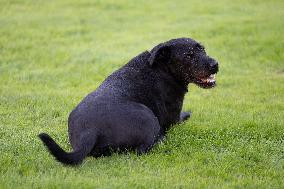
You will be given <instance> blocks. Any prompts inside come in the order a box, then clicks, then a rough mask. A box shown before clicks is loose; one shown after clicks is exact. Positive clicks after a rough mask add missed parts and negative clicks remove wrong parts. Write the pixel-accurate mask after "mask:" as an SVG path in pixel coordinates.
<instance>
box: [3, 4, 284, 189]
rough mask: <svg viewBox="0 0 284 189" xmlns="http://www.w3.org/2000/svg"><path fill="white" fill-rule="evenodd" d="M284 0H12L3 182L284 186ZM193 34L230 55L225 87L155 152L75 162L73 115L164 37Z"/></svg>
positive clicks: (197, 105) (203, 94)
mask: <svg viewBox="0 0 284 189" xmlns="http://www.w3.org/2000/svg"><path fill="white" fill-rule="evenodd" d="M283 10H284V2H283V1H281V0H273V1H258V0H240V1H226V0H218V1H206V2H205V1H197V0H192V1H167V0H166V1H143V2H141V1H140V2H137V1H126V0H121V1H109V0H108V1H99V0H98V1H87V0H84V1H80V2H77V1H67V0H62V1H54V0H51V1H41V0H39V1H31V0H25V1H21V0H13V1H4V0H0V26H1V27H0V152H1V155H0V173H1V175H0V188H218V189H219V188H284V179H283V178H284V54H283V50H284V46H283V45H284V42H283V41H284V37H283V33H284V27H283V17H284V11H283ZM182 36H186V37H192V38H194V39H196V40H198V41H200V42H202V43H203V44H204V45H205V46H206V47H207V52H208V54H210V55H211V56H212V57H215V58H216V59H217V60H219V62H220V66H221V71H220V72H219V74H218V75H217V80H218V87H216V88H215V89H212V90H204V89H200V88H198V87H196V86H194V85H190V86H189V93H188V94H187V96H186V99H185V102H184V109H185V110H192V112H193V117H192V118H191V119H190V120H189V121H188V122H186V123H183V124H181V125H177V126H175V127H174V128H173V129H172V130H170V132H169V133H168V135H167V139H166V140H165V141H164V142H163V143H161V144H159V145H157V146H155V148H154V149H153V150H152V151H151V152H150V153H149V154H147V155H143V156H140V157H137V156H136V155H135V154H133V153H129V154H121V155H119V154H114V155H113V156H111V157H105V158H98V159H94V158H87V159H86V161H84V163H83V164H82V165H81V166H79V167H75V168H70V167H65V166H63V165H61V164H60V163H58V162H56V161H54V159H53V158H52V157H51V156H50V155H49V154H48V153H47V151H46V149H45V148H44V147H43V145H42V144H41V143H40V141H39V139H38V138H37V134H38V133H40V132H43V131H44V132H47V133H49V134H51V136H53V137H54V138H55V139H56V141H57V142H58V143H59V144H60V145H61V146H62V147H64V149H66V150H70V149H71V148H70V145H69V143H68V138H67V117H68V114H69V112H70V111H71V110H72V108H74V107H75V106H76V104H78V103H79V101H80V100H81V99H82V98H83V97H84V96H85V95H86V94H88V93H89V92H91V91H92V90H94V89H96V87H98V85H99V84H100V83H101V82H102V81H103V80H104V78H105V77H106V76H108V75H109V74H110V73H111V72H113V71H114V70H115V69H117V68H119V67H121V66H122V65H123V64H125V63H126V62H127V61H128V60H129V59H131V58H132V57H134V56H135V55H137V54H138V53H140V52H142V51H144V50H146V49H151V48H152V47H153V46H154V45H156V44H157V43H159V42H162V41H166V40H168V39H171V38H177V37H182Z"/></svg>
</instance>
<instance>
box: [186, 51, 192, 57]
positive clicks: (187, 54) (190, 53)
mask: <svg viewBox="0 0 284 189" xmlns="http://www.w3.org/2000/svg"><path fill="white" fill-rule="evenodd" d="M185 56H186V58H189V59H190V58H192V56H193V52H192V51H190V52H188V53H185Z"/></svg>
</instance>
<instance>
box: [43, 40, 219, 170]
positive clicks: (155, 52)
mask: <svg viewBox="0 0 284 189" xmlns="http://www.w3.org/2000/svg"><path fill="white" fill-rule="evenodd" d="M218 69H219V66H218V62H217V61H216V60H214V59H213V58H211V57H209V56H207V54H206V52H205V49H204V47H203V46H202V45H201V44H200V43H198V42H196V41H195V40H193V39H191V38H178V39H172V40H169V41H167V42H164V43H161V44H159V45H157V46H155V47H154V48H153V49H152V50H151V51H150V52H149V51H145V52H143V53H141V54H139V55H138V56H136V57H134V58H133V59H132V60H130V61H129V62H128V63H127V64H126V65H124V66H123V67H121V68H120V69H118V70H117V71H115V72H114V73H112V74H111V75H110V76H108V77H107V78H106V79H105V81H104V82H103V83H102V84H101V85H100V86H99V87H98V88H97V89H96V90H95V91H94V92H92V93H90V94H89V95H87V96H86V97H85V98H84V99H83V100H82V101H81V102H80V103H79V104H78V105H77V107H76V108H75V109H74V110H73V111H72V112H71V113H70V115H69V119H68V133H69V140H70V143H71V146H72V148H73V151H72V152H69V153H68V152H65V151H64V150H63V149H62V148H61V147H60V146H59V145H58V144H57V143H56V142H55V141H54V140H53V139H52V138H51V137H50V136H49V135H48V134H45V133H41V134H39V138H40V139H41V140H42V142H43V143H44V144H45V146H46V147H47V149H48V150H49V152H50V153H51V154H52V155H53V156H54V157H55V158H56V160H58V161H59V162H61V163H63V164H65V165H78V164H80V163H82V161H83V159H84V158H85V157H86V156H94V157H100V156H108V155H111V153H112V152H121V151H122V152H123V151H129V150H135V151H136V152H137V154H143V153H146V152H148V151H149V150H150V149H151V148H152V147H153V145H154V144H155V143H157V142H158V141H159V140H161V139H162V138H163V137H164V136H165V134H166V132H167V131H168V130H169V129H170V128H171V126H172V125H174V124H177V123H179V122H183V121H185V120H186V119H188V118H189V117H190V113H189V112H181V110H182V105H183V99H184V95H185V94H186V93H187V91H188V85H189V83H194V84H196V85H198V86H200V87H202V88H206V89H208V88H212V87H214V86H215V85H216V81H215V74H216V73H217V72H218Z"/></svg>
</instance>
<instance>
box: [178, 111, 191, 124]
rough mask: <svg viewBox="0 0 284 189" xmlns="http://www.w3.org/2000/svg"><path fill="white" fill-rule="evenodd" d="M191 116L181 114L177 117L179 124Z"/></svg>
mask: <svg viewBox="0 0 284 189" xmlns="http://www.w3.org/2000/svg"><path fill="white" fill-rule="evenodd" d="M190 116H191V112H181V113H180V116H179V122H180V123H181V122H184V121H186V120H188V119H189V118H190Z"/></svg>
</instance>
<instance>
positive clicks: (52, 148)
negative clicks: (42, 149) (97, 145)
mask: <svg viewBox="0 0 284 189" xmlns="http://www.w3.org/2000/svg"><path fill="white" fill-rule="evenodd" d="M38 137H39V138H40V139H41V140H42V142H43V143H44V144H45V146H46V147H47V149H48V150H49V152H50V153H51V154H52V155H53V156H54V157H55V159H56V160H58V161H59V162H61V163H63V164H65V165H78V164H80V163H82V161H83V159H84V158H85V157H86V156H87V155H88V154H89V153H90V151H91V150H92V148H93V146H94V142H95V140H93V141H94V142H89V143H86V144H87V145H85V146H84V145H82V148H79V149H76V150H74V151H73V152H69V153H68V152H65V151H64V150H63V149H62V148H61V147H60V146H59V145H58V144H57V143H56V142H55V141H54V140H53V139H52V138H51V137H50V136H49V135H48V134H46V133H41V134H39V135H38Z"/></svg>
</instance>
